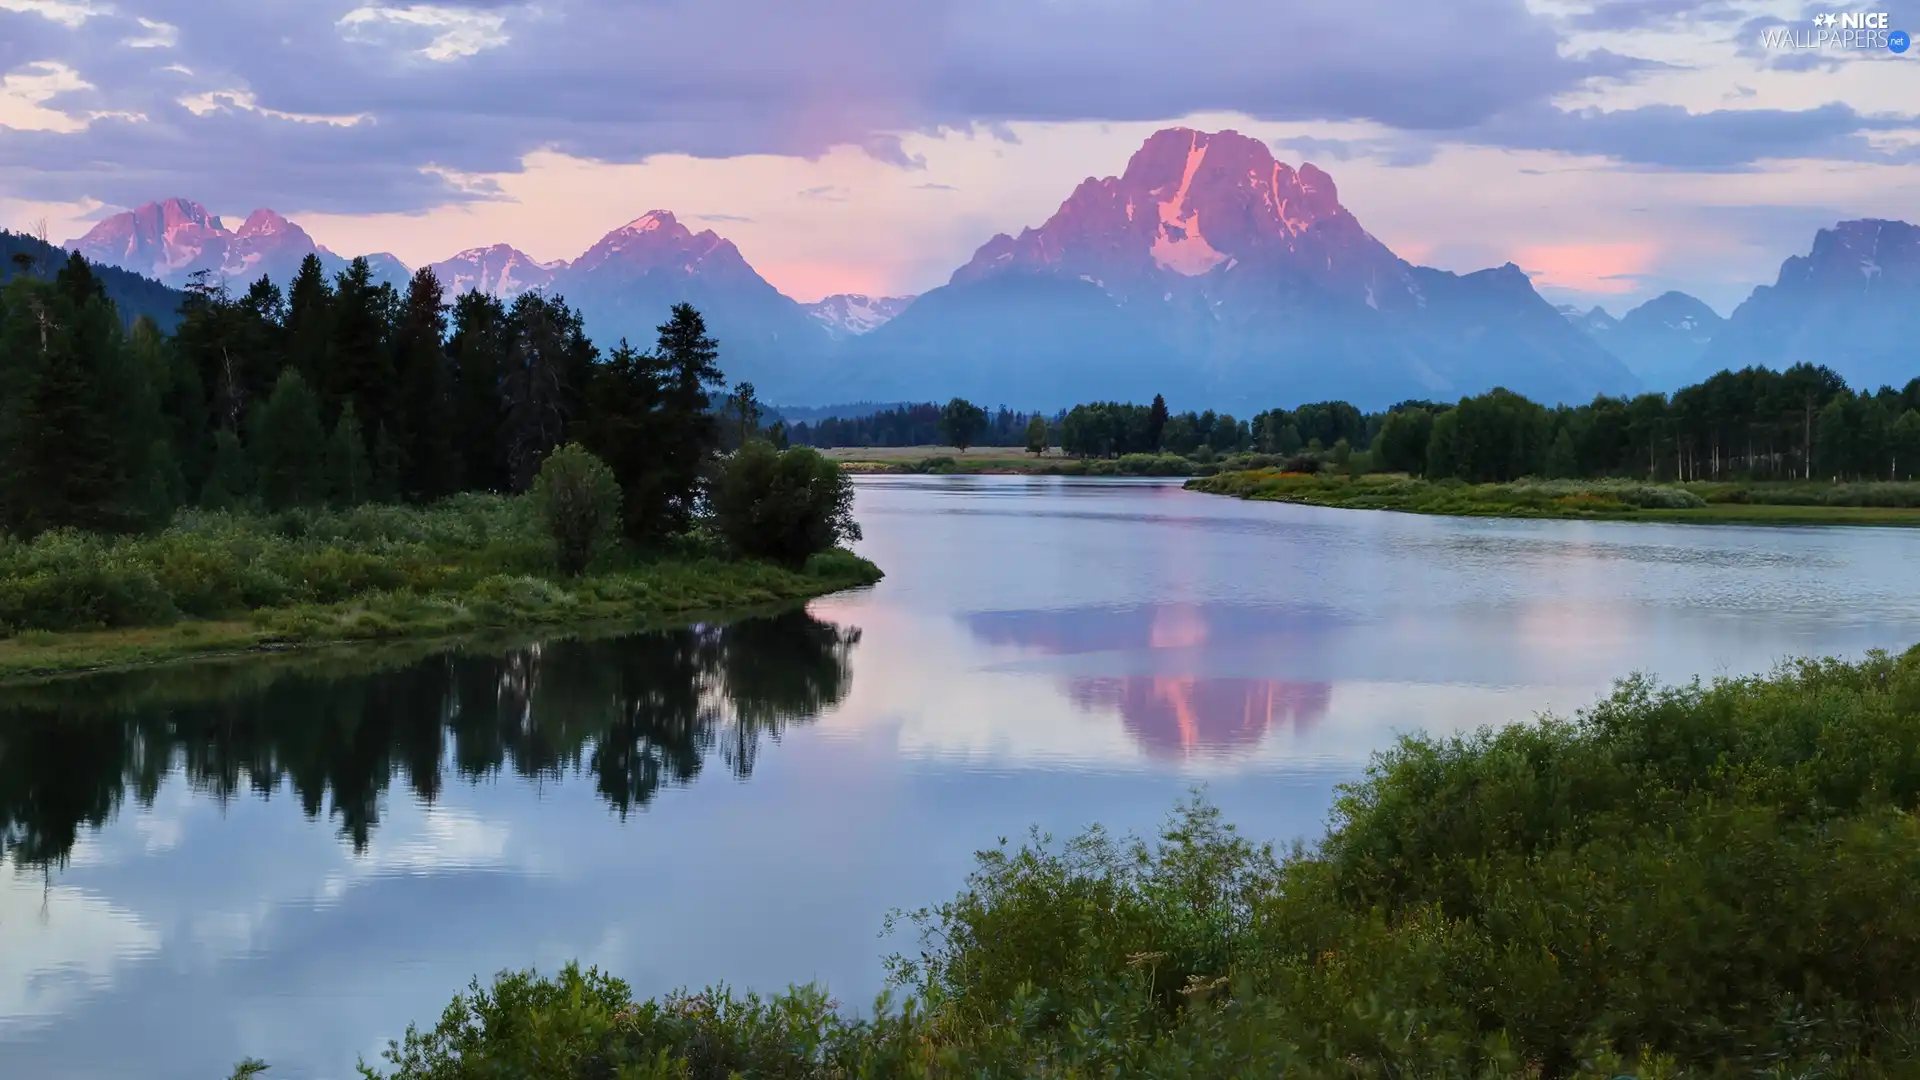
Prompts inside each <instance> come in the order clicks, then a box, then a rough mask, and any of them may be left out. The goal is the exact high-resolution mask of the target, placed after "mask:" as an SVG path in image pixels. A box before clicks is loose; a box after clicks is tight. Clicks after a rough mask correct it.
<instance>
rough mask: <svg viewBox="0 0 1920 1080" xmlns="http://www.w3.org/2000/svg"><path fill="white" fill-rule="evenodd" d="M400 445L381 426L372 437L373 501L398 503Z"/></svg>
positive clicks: (385, 428)
mask: <svg viewBox="0 0 1920 1080" xmlns="http://www.w3.org/2000/svg"><path fill="white" fill-rule="evenodd" d="M400 469H401V461H400V444H399V442H398V441H396V440H395V439H394V438H393V435H392V433H391V432H389V431H388V430H387V425H385V424H381V425H380V428H379V430H378V431H376V432H375V433H374V436H373V501H375V502H383V503H392V502H399V501H400Z"/></svg>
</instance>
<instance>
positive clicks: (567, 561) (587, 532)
mask: <svg viewBox="0 0 1920 1080" xmlns="http://www.w3.org/2000/svg"><path fill="white" fill-rule="evenodd" d="M531 494H532V496H533V505H534V507H535V510H536V511H537V512H538V514H539V515H540V521H541V523H542V524H543V525H544V526H545V528H546V531H547V535H548V536H550V537H552V538H553V544H554V557H555V561H556V562H557V563H558V565H559V567H560V572H561V573H563V574H567V575H569V576H574V577H577V576H579V575H580V574H582V573H584V572H586V569H587V567H588V565H589V564H591V563H592V562H593V560H594V559H595V557H597V556H598V555H599V554H600V553H601V552H603V551H605V550H606V549H607V548H608V547H610V546H612V544H613V541H614V534H615V530H616V529H617V528H618V527H619V525H620V482H619V481H618V480H615V479H614V477H613V470H612V469H609V468H607V466H606V463H604V462H602V461H601V460H600V459H599V458H597V457H594V456H593V455H592V454H590V453H588V452H587V451H586V449H585V448H584V447H582V446H581V445H580V444H579V443H568V444H567V445H565V446H563V447H561V448H559V449H558V450H555V451H554V452H553V453H551V454H548V455H547V460H546V461H545V462H543V463H542V464H541V466H540V475H538V476H536V477H534V480H533V489H532V492H531Z"/></svg>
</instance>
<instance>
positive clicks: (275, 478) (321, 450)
mask: <svg viewBox="0 0 1920 1080" xmlns="http://www.w3.org/2000/svg"><path fill="white" fill-rule="evenodd" d="M251 428H252V430H251V433H250V434H251V436H252V438H251V449H252V451H253V459H254V462H255V464H256V465H257V467H258V469H259V490H260V496H261V498H262V499H263V500H265V502H266V504H267V507H268V508H269V509H273V510H280V509H284V508H286V507H289V506H311V505H313V504H315V503H318V502H320V501H322V499H323V498H324V497H325V495H326V431H325V429H323V428H322V427H321V426H320V402H319V400H318V399H317V398H316V397H315V396H314V393H313V391H312V390H311V389H310V388H309V387H308V386H307V381H306V379H304V378H302V377H301V375H300V373H299V372H298V371H293V370H288V371H287V372H286V373H284V374H282V375H281V376H280V379H279V381H277V382H275V383H274V385H273V393H272V394H271V395H270V396H269V397H268V398H267V402H266V404H265V405H264V406H262V407H261V408H259V409H258V410H256V411H255V413H254V417H253V423H252V425H251Z"/></svg>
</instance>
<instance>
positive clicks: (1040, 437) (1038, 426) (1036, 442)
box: [1027, 396, 1160, 454]
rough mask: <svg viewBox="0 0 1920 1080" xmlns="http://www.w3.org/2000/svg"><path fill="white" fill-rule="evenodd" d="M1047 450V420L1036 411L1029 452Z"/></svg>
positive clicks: (1029, 428) (1030, 425)
mask: <svg viewBox="0 0 1920 1080" xmlns="http://www.w3.org/2000/svg"><path fill="white" fill-rule="evenodd" d="M1154 400H1155V401H1159V400H1160V398H1159V397H1158V396H1156V397H1155V398H1154ZM1046 452H1047V421H1046V418H1045V417H1042V416H1041V415H1040V414H1038V413H1035V414H1034V416H1033V419H1031V420H1028V421H1027V453H1029V454H1044V453H1046Z"/></svg>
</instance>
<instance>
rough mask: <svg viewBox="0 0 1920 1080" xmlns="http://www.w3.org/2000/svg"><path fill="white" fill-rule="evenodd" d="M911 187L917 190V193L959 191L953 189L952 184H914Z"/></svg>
mask: <svg viewBox="0 0 1920 1080" xmlns="http://www.w3.org/2000/svg"><path fill="white" fill-rule="evenodd" d="M913 186H914V188H915V189H916V190H919V191H959V190H960V189H959V188H957V187H954V186H953V185H952V184H932V183H928V184H915V185H913Z"/></svg>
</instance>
